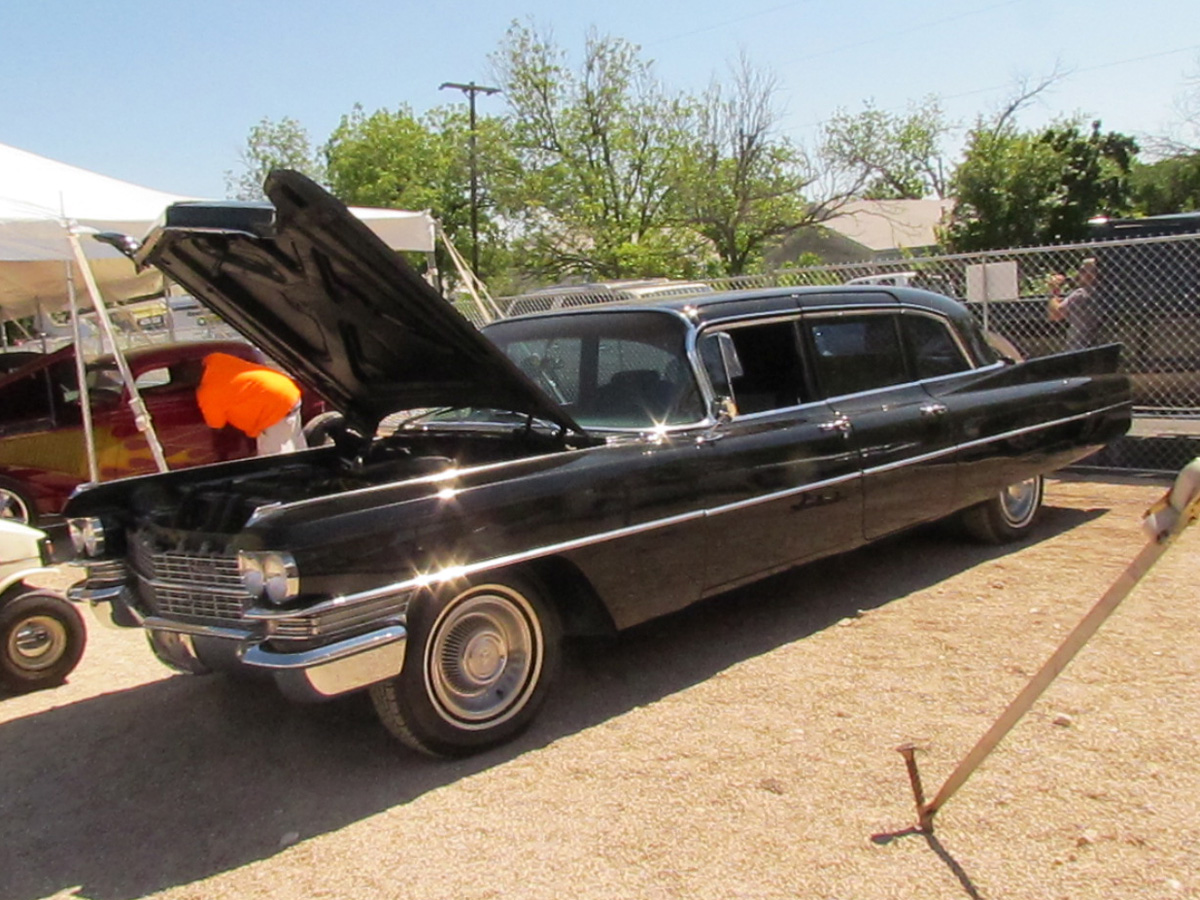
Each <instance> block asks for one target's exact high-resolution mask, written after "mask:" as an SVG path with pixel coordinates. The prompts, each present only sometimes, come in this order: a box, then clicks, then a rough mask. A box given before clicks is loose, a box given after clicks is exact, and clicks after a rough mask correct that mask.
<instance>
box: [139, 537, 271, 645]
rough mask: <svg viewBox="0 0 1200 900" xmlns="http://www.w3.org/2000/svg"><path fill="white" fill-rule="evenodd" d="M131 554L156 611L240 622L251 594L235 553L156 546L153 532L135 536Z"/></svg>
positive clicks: (143, 589) (144, 594)
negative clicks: (243, 580)
mask: <svg viewBox="0 0 1200 900" xmlns="http://www.w3.org/2000/svg"><path fill="white" fill-rule="evenodd" d="M130 557H131V562H132V563H133V567H134V568H135V569H136V570H137V573H138V593H139V594H141V596H142V599H143V600H144V601H145V602H146V605H147V606H148V607H149V609H150V610H151V611H152V612H153V613H154V614H156V615H160V616H169V617H181V618H188V619H198V620H201V621H203V622H205V623H208V624H237V623H241V622H242V618H243V616H244V614H245V611H246V609H247V607H249V605H250V595H249V594H248V593H247V592H246V590H245V588H243V587H242V581H241V578H240V577H239V575H238V567H237V558H236V557H235V556H233V555H232V554H228V553H218V552H214V551H211V550H201V551H195V552H189V551H182V550H162V549H156V548H155V546H154V544H153V540H152V539H151V538H150V537H149V536H147V535H143V534H137V535H132V536H131V540H130ZM243 624H244V623H243Z"/></svg>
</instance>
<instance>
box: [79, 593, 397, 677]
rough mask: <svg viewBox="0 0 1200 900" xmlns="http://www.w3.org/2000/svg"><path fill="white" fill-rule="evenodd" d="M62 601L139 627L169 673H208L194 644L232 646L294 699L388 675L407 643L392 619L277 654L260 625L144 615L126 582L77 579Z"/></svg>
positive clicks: (104, 620) (122, 624)
mask: <svg viewBox="0 0 1200 900" xmlns="http://www.w3.org/2000/svg"><path fill="white" fill-rule="evenodd" d="M68 596H69V597H70V599H72V600H74V601H76V602H80V603H87V604H88V605H90V606H91V607H92V611H93V612H94V613H95V615H96V617H97V618H98V619H99V620H100V621H101V622H102V623H104V624H105V625H110V626H113V627H117V628H144V629H145V630H146V631H147V632H148V633H149V634H150V635H151V636H152V640H151V644H152V645H153V646H154V649H155V653H156V655H158V657H159V659H160V660H162V661H163V662H164V663H165V664H167V665H169V666H171V667H172V668H175V669H177V670H180V671H186V672H203V671H206V670H208V666H207V664H206V662H205V661H204V659H203V655H204V654H203V652H202V650H200V649H198V648H197V645H198V644H200V645H203V644H205V643H207V644H209V645H210V646H211V645H212V643H213V642H220V643H221V644H223V645H224V649H232V652H233V655H234V656H235V657H236V659H237V661H238V663H239V665H242V666H245V667H247V668H249V669H252V670H258V671H262V672H266V673H268V674H270V675H272V676H273V677H274V679H275V681H276V683H277V684H278V685H279V688H280V690H282V691H283V693H284V694H285V695H287V696H288V697H290V698H291V699H294V700H302V701H314V700H316V701H319V700H327V699H329V698H331V697H336V696H339V695H341V694H347V693H350V692H351V691H356V690H360V689H362V688H365V687H369V686H370V685H372V684H375V683H377V682H380V681H384V680H386V679H388V678H393V677H395V676H396V675H398V674H400V670H401V669H402V668H403V666H404V652H405V648H406V646H407V643H408V631H407V629H406V628H405V627H404V626H403V625H402V624H400V623H398V622H390V623H387V624H381V625H380V627H378V628H374V629H372V630H370V631H367V632H365V633H363V634H356V635H353V636H350V637H345V638H342V639H340V640H335V641H331V642H330V643H328V644H323V645H320V646H317V647H310V648H309V649H305V650H294V651H288V650H280V649H278V647H277V646H271V645H270V644H269V642H268V640H267V639H266V638H265V637H264V636H263V635H262V629H263V628H265V627H266V626H265V624H264V623H262V622H259V621H255V620H252V619H247V620H246V622H247V625H248V626H249V627H250V628H253V629H254V630H242V629H238V628H228V627H222V626H216V625H203V624H195V623H189V622H179V621H176V620H174V619H167V618H162V617H159V616H148V615H145V614H144V613H142V612H141V611H140V610H139V609H138V608H137V606H136V605H135V604H134V602H133V594H132V592H131V591H130V589H129V588H128V586H126V585H119V586H118V585H111V586H104V587H98V588H89V587H88V586H87V583H86V582H81V583H79V584H76V585H74V586H73V587H71V588H70V590H69V591H68ZM164 654H165V655H164Z"/></svg>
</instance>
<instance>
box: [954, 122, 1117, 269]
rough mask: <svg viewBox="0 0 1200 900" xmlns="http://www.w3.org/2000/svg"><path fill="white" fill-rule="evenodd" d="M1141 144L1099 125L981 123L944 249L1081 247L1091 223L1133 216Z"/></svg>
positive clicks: (971, 141) (970, 143)
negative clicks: (1133, 175) (1031, 127)
mask: <svg viewBox="0 0 1200 900" xmlns="http://www.w3.org/2000/svg"><path fill="white" fill-rule="evenodd" d="M1137 149H1138V148H1137V144H1136V142H1135V141H1134V140H1133V138H1130V137H1128V136H1126V135H1123V134H1119V133H1117V132H1107V133H1104V132H1101V130H1100V122H1098V121H1096V122H1093V123H1092V125H1091V129H1090V131H1086V132H1085V131H1084V130H1083V129H1082V126H1081V123H1080V122H1078V121H1066V122H1060V123H1056V124H1054V125H1051V126H1050V127H1048V128H1045V129H1043V130H1042V131H1040V132H1023V131H1019V130H1018V129H1017V128H1016V126H1015V125H1014V124H1013V122H1012V119H1011V117H1004V118H1003V119H1001V120H1000V121H998V122H997V123H984V122H982V121H981V122H979V123H978V124H977V125H976V127H975V128H974V129H972V131H971V132H970V134H969V135H968V138H967V148H966V151H965V154H964V158H963V161H962V163H961V164H960V165H959V166H958V168H957V169H956V170H955V172H954V176H953V179H952V194H953V196H954V197H955V205H954V210H953V212H952V213H951V217H950V221H949V223H948V225H947V227H946V229H945V231H944V233H943V236H942V237H943V241H944V242H945V243H946V244H947V246H948V247H950V248H951V249H953V250H955V251H971V250H990V249H995V248H1000V247H1017V246H1027V245H1033V244H1048V243H1057V242H1063V241H1072V240H1082V239H1084V238H1085V237H1087V233H1088V231H1087V221H1088V219H1090V218H1092V217H1093V216H1097V215H1102V214H1104V215H1122V214H1124V213H1126V212H1128V211H1129V209H1130V188H1129V172H1130V169H1131V168H1132V165H1133V161H1134V157H1135V155H1136V153H1137Z"/></svg>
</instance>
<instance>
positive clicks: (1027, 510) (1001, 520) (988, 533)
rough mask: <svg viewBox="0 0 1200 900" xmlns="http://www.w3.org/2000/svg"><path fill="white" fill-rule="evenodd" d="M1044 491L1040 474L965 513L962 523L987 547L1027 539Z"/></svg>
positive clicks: (1040, 505) (1038, 510)
mask: <svg viewBox="0 0 1200 900" xmlns="http://www.w3.org/2000/svg"><path fill="white" fill-rule="evenodd" d="M1044 489H1045V483H1044V479H1043V478H1042V476H1041V475H1038V476H1036V477H1034V478H1027V479H1025V480H1024V481H1018V482H1017V483H1016V484H1010V485H1009V486H1008V487H1006V488H1005V489H1004V490H1002V491H1001V492H1000V493H999V494H997V495H996V496H995V497H993V498H992V499H991V500H985V501H984V502H983V503H979V504H977V505H975V506H972V507H971V508H970V509H966V510H963V512H962V516H961V519H960V521H961V522H962V525H963V528H964V529H965V530H966V532H967V534H969V535H971V537H973V538H975V539H976V540H980V541H983V542H984V543H987V544H1006V543H1009V542H1011V541H1017V540H1020V539H1021V538H1023V537H1025V536H1026V535H1027V534H1029V532H1030V531H1031V530H1032V528H1033V526H1034V523H1035V522H1036V521H1037V517H1038V513H1039V512H1041V509H1042V494H1043V491H1044Z"/></svg>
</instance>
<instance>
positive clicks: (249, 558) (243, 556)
mask: <svg viewBox="0 0 1200 900" xmlns="http://www.w3.org/2000/svg"><path fill="white" fill-rule="evenodd" d="M238 575H240V576H241V578H242V587H244V588H245V589H246V593H248V594H249V595H250V596H251V597H254V598H256V599H257V598H258V597H261V596H262V592H263V580H264V579H263V570H262V561H261V560H260V559H259V555H258V554H257V553H248V552H246V551H245V550H243V551H242V552H241V553H239V554H238Z"/></svg>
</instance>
